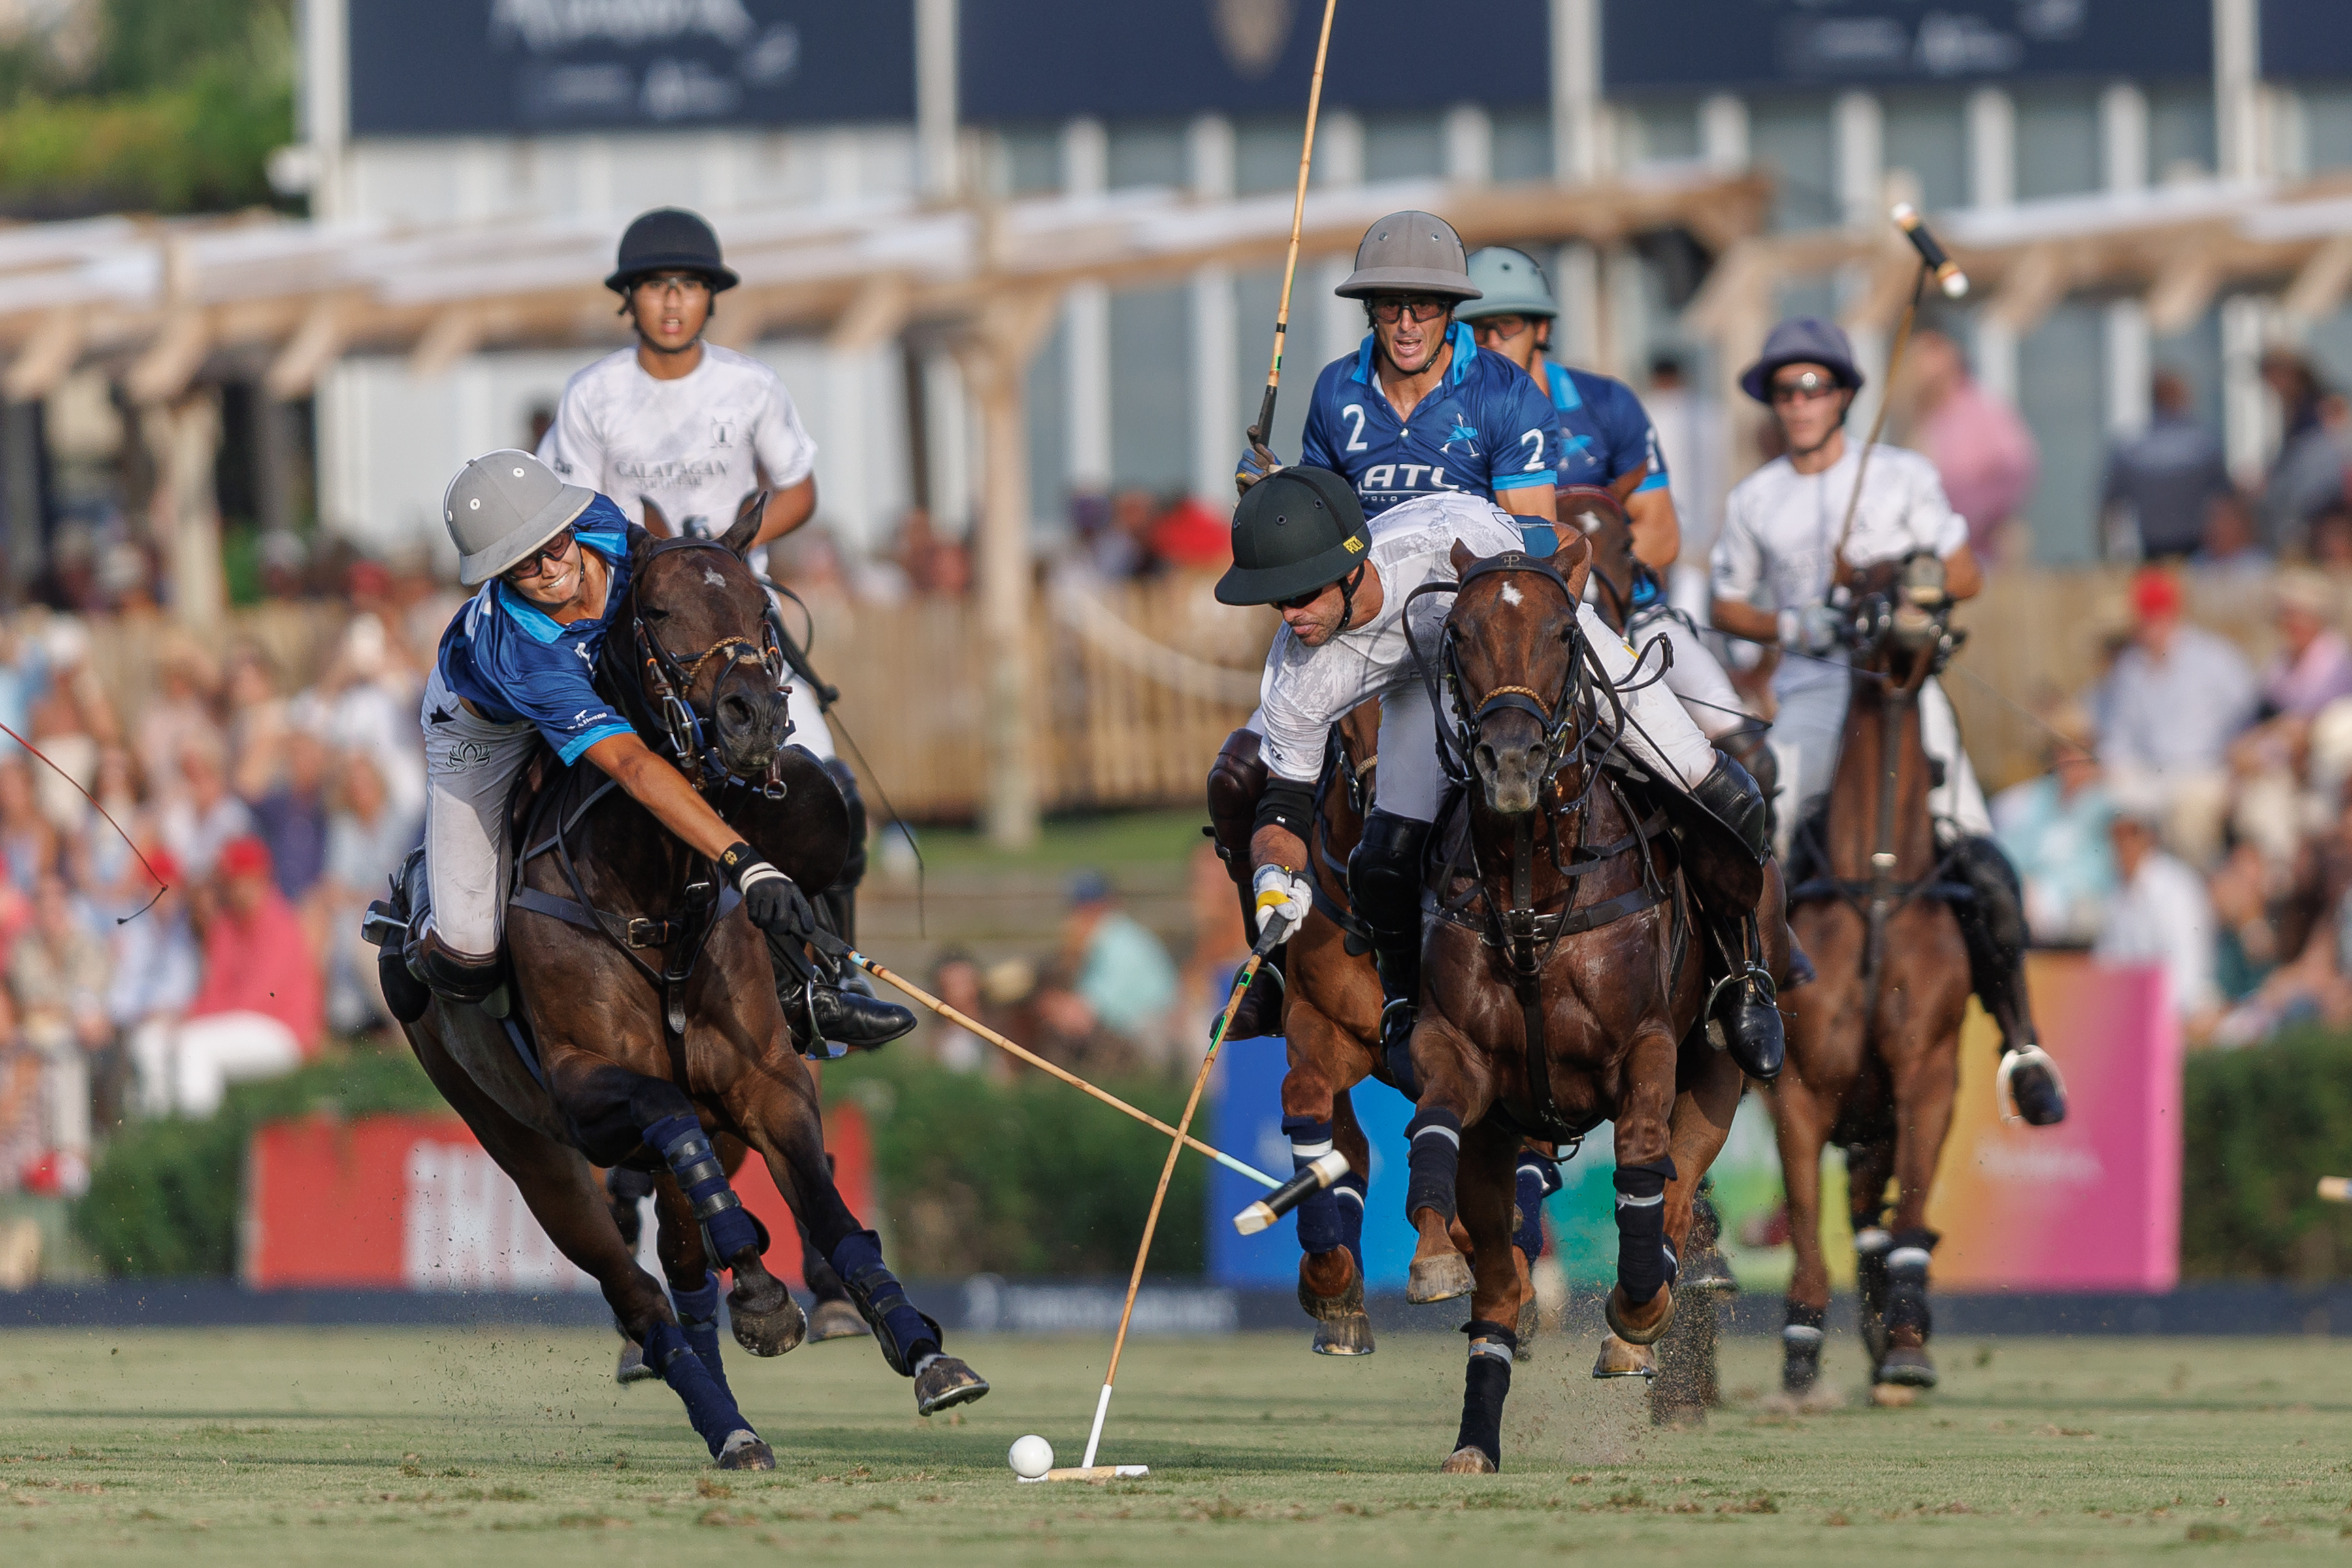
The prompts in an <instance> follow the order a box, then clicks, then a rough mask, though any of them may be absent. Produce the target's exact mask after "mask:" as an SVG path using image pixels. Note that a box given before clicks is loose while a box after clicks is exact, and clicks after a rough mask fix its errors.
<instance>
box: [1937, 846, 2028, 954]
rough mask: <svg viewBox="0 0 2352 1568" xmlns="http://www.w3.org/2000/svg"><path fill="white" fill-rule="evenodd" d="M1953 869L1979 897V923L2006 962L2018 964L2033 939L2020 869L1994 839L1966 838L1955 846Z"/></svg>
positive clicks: (1977, 922)
mask: <svg viewBox="0 0 2352 1568" xmlns="http://www.w3.org/2000/svg"><path fill="white" fill-rule="evenodd" d="M1952 868H1953V869H1954V870H1956V871H1958V873H1959V874H1960V879H1961V880H1962V881H1964V882H1966V883H1967V884H1968V885H1969V888H1970V889H1972V890H1973V891H1974V892H1975V894H1976V906H1977V907H1976V910H1975V916H1976V919H1975V923H1976V924H1977V925H1978V926H1979V929H1980V930H1982V931H1983V932H1984V933H1985V935H1986V937H1987V938H1988V939H1989V940H1990V942H1991V943H1992V945H1993V948H1994V949H1995V951H1996V952H1997V953H1998V954H1999V955H2000V958H2001V959H2002V960H2004V961H2005V962H2007V963H2015V962H2016V958H2017V955H2018V954H2019V953H2021V952H2024V951H2025V945H2026V942H2028V941H2029V940H2030V937H2029V933H2028V932H2027V931H2026V928H2025V894H2024V892H2023V890H2022V889H2021V888H2020V887H2019V885H2018V880H2017V868H2016V867H2014V866H2012V865H2011V864H2010V863H2009V857H2008V856H2007V855H2005V854H2003V853H2002V852H2001V847H2000V845H1999V844H1996V843H1994V842H1993V841H1992V840H1991V839H1990V838H1963V839H1961V840H1960V841H1959V842H1958V843H1957V844H1955V845H1953V846H1952ZM1960 923H1961V924H1962V925H1963V926H1966V925H1968V924H1969V923H1970V922H1969V921H1967V920H1963V921H1961V922H1960Z"/></svg>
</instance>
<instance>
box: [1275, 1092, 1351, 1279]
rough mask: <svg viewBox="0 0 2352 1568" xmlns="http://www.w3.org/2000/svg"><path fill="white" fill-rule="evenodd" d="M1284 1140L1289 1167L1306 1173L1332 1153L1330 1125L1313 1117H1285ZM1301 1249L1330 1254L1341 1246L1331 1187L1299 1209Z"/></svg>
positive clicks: (1304, 1201) (1310, 1196) (1309, 1197)
mask: <svg viewBox="0 0 2352 1568" xmlns="http://www.w3.org/2000/svg"><path fill="white" fill-rule="evenodd" d="M1282 1132H1283V1136H1284V1137H1286V1138H1287V1139H1289V1140H1290V1163H1291V1166H1292V1168H1293V1169H1295V1170H1300V1171H1303V1170H1305V1169H1307V1166H1309V1165H1311V1164H1313V1163H1315V1162H1316V1161H1317V1160H1319V1159H1321V1158H1322V1157H1323V1156H1324V1155H1326V1154H1328V1153H1329V1152H1331V1124H1330V1123H1329V1122H1328V1121H1317V1120H1316V1119H1315V1118H1313V1117H1311V1116H1286V1117H1284V1118H1283V1119H1282ZM1296 1212H1297V1215H1298V1245H1299V1247H1300V1248H1301V1249H1302V1250H1304V1251H1307V1252H1328V1251H1330V1250H1331V1249H1332V1248H1333V1247H1338V1246H1339V1245H1340V1242H1341V1239H1342V1238H1341V1226H1340V1221H1339V1199H1338V1198H1337V1197H1336V1196H1335V1195H1333V1194H1332V1191H1331V1189H1330V1188H1328V1187H1324V1188H1319V1189H1318V1190H1317V1191H1315V1192H1312V1193H1309V1194H1307V1196H1306V1197H1305V1198H1304V1199H1302V1200H1301V1201H1300V1203H1299V1205H1298V1207H1297V1211H1296Z"/></svg>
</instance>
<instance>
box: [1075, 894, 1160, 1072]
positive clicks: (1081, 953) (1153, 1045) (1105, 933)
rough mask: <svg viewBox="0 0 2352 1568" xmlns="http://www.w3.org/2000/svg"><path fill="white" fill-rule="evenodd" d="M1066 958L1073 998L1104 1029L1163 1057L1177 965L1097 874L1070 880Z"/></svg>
mask: <svg viewBox="0 0 2352 1568" xmlns="http://www.w3.org/2000/svg"><path fill="white" fill-rule="evenodd" d="M1062 957H1063V962H1064V964H1065V966H1066V968H1067V970H1068V973H1069V985H1068V989H1069V992H1070V994H1071V995H1072V996H1073V997H1075V998H1076V1000H1077V1001H1078V1002H1080V1003H1083V1004H1084V1005H1085V1006H1086V1007H1087V1009H1088V1011H1090V1012H1091V1014H1092V1015H1093V1016H1094V1018H1095V1019H1096V1020H1097V1021H1098V1022H1099V1023H1100V1024H1101V1025H1102V1026H1103V1027H1105V1028H1107V1029H1109V1030H1110V1031H1112V1032H1113V1033H1114V1034H1118V1035H1120V1036H1123V1037H1126V1038H1128V1039H1129V1040H1131V1041H1133V1042H1134V1043H1135V1044H1136V1045H1137V1046H1138V1047H1140V1048H1141V1050H1142V1051H1143V1053H1144V1055H1145V1056H1146V1057H1147V1058H1150V1059H1152V1060H1155V1061H1157V1060H1161V1059H1164V1058H1165V1055H1166V1050H1167V1046H1168V1022H1169V1009H1170V1008H1171V1006H1173V1005H1174V1004H1175V1001H1176V966H1175V964H1174V963H1171V962H1170V960H1169V957H1168V950H1167V949H1166V948H1164V947H1162V946H1160V939H1159V938H1158V937H1156V936H1154V935H1152V934H1151V932H1150V931H1148V930H1147V929H1145V927H1144V926H1143V925H1142V923H1141V922H1140V921H1137V920H1136V918H1135V917H1134V916H1133V915H1130V914H1129V913H1128V912H1127V911H1126V910H1122V909H1120V908H1119V907H1118V900H1117V898H1116V896H1115V895H1114V894H1113V893H1112V891H1111V887H1110V883H1109V882H1108V880H1107V879H1105V878H1104V877H1103V875H1102V873H1101V872H1099V871H1081V872H1079V873H1078V874H1077V875H1076V877H1074V878H1072V879H1070V911H1069V914H1068V915H1067V917H1066V918H1065V920H1064V921H1063V923H1062Z"/></svg>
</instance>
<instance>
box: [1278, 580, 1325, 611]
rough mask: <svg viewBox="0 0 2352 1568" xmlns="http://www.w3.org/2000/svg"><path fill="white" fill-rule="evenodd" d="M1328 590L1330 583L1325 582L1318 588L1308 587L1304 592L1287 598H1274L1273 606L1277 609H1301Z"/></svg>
mask: <svg viewBox="0 0 2352 1568" xmlns="http://www.w3.org/2000/svg"><path fill="white" fill-rule="evenodd" d="M1330 591H1331V584H1328V583H1326V584H1323V586H1321V587H1320V588H1309V589H1308V590H1307V592H1305V593H1304V594H1294V595H1291V596H1290V597H1289V598H1287V599H1276V600H1275V601H1274V607H1275V608H1276V609H1277V610H1303V609H1305V608H1306V607H1307V605H1311V604H1313V603H1314V602H1315V601H1316V600H1318V599H1319V598H1321V597H1322V596H1323V595H1326V594H1328V593H1329V592H1330Z"/></svg>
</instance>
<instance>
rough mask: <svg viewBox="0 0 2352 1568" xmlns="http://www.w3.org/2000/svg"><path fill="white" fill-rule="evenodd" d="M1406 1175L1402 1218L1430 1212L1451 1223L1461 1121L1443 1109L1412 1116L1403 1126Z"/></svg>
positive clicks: (1410, 1219) (1408, 1221) (1407, 1220)
mask: <svg viewBox="0 0 2352 1568" xmlns="http://www.w3.org/2000/svg"><path fill="white" fill-rule="evenodd" d="M1404 1135H1405V1139H1406V1141H1407V1142H1408V1145H1409V1147H1410V1152H1409V1153H1407V1155H1406V1156H1405V1163H1406V1169H1407V1170H1408V1171H1409V1172H1410V1175H1409V1176H1408V1178H1407V1180H1406V1182H1405V1189H1404V1218H1405V1223H1406V1224H1407V1225H1412V1224H1415V1223H1416V1222H1415V1221H1414V1219H1413V1217H1412V1216H1413V1215H1417V1214H1419V1213H1420V1212H1421V1211H1422V1210H1423V1209H1433V1210H1435V1211H1436V1213H1437V1217H1438V1218H1439V1219H1441V1220H1444V1222H1445V1223H1446V1224H1448V1225H1452V1224H1453V1223H1454V1173H1455V1172H1456V1171H1457V1170H1459V1169H1460V1167H1461V1164H1462V1118H1460V1117H1459V1116H1456V1115H1454V1112H1452V1111H1450V1110H1445V1109H1444V1107H1442V1106H1441V1107H1434V1108H1433V1109H1431V1110H1423V1111H1419V1112H1417V1113H1415V1115H1414V1116H1413V1119H1412V1121H1408V1122H1406V1123H1405V1128H1404Z"/></svg>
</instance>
